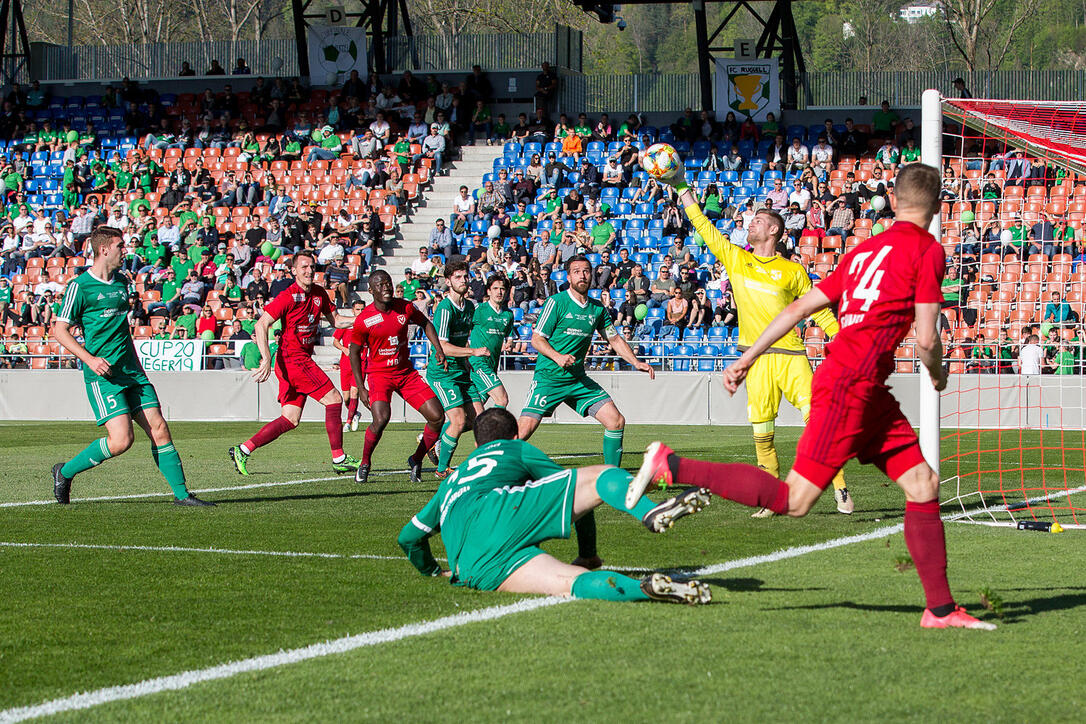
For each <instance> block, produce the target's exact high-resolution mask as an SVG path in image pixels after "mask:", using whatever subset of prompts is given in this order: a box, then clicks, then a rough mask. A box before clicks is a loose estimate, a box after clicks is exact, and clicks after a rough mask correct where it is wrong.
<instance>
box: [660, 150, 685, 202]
mask: <svg viewBox="0 0 1086 724" xmlns="http://www.w3.org/2000/svg"><path fill="white" fill-rule="evenodd" d="M675 158H676V159H677V161H678V162H677V163H676V164H675V168H673V169H671V171H669V172H668V173H667V174H665V175H663V176H661V177H660V178H658V179H657V181H659V182H660V183H664V184H667V185H668V186H670V187H671V188H673V189H675V193H677V194H681V193H682V192H683V191H686V190H687V189H688V188H690V186H689V184H687V183H686V166H685V165H683V159H682V156H679V155H678V154H675Z"/></svg>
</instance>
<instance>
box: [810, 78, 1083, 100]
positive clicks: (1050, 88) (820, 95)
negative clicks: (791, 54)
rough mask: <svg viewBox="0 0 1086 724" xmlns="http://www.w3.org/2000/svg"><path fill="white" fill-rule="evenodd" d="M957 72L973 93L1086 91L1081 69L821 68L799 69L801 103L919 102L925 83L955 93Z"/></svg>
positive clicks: (1046, 96) (1075, 96)
mask: <svg viewBox="0 0 1086 724" xmlns="http://www.w3.org/2000/svg"><path fill="white" fill-rule="evenodd" d="M958 77H960V78H961V79H962V80H964V81H965V87H966V88H968V89H969V91H970V92H971V93H972V94H973V97H974V98H1028V99H1031V100H1050V101H1070V100H1081V99H1082V98H1083V96H1084V95H1086V71H1083V70H997V71H977V72H973V73H971V72H968V71H957V70H939V71H907V72H877V73H867V72H863V71H849V72H825V73H821V72H820V73H801V74H800V83H801V85H802V88H801V90H800V93H799V97H800V105H801V107H803V108H809V107H811V106H855V105H856V103H857V101H858V100H859V98H860V96H866V97H867V102H868V104H869V105H872V106H876V107H877V106H878V104H879V103H881V102H882V101H883V100H888V101H890V106H891V107H894V108H900V107H902V106H919V105H920V94H921V93H923V92H924V91H925V90H927V89H928V88H938V89H939V90H941V91H943V93H945V94H946V95H947V96H954V95H955V91H954V85H953V82H952V81H953V80H954V79H955V78H958Z"/></svg>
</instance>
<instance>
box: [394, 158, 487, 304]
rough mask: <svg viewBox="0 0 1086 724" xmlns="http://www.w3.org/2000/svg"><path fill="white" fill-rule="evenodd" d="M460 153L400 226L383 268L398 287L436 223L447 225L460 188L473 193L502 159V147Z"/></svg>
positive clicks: (435, 180)
mask: <svg viewBox="0 0 1086 724" xmlns="http://www.w3.org/2000/svg"><path fill="white" fill-rule="evenodd" d="M460 152H461V158H460V160H459V161H457V162H456V163H455V164H453V165H452V166H451V167H449V173H448V175H446V176H438V177H437V178H435V179H434V181H433V187H432V188H431V189H430V190H429V191H427V192H426V194H425V199H424V201H423V203H422V204H420V205H419V206H418V207H417V208H416V209H415V211H414V213H413V214H411V219H410V220H409V221H405V222H402V223H401V224H400V234H399V238H398V239H397V240H396V244H395V245H394V246H389V247H388V249H387V253H386V254H385V255H384V257H383V262H384V268H385V269H386V270H387V271H388V272H389V273H390V274H391V275H392V281H393V282H394V283H396V284H399V283H400V282H401V281H403V278H404V274H403V270H404V269H406V268H407V267H409V266H411V262H413V261H414V260H415V259H417V258H418V255H419V247H421V246H425V245H426V243H427V241H428V240H429V238H430V230H431V229H433V228H434V220H435V219H437V218H438V217H439V216H443V217H445V220H446V221H448V219H449V214H450V213H452V202H453V198H454V197H455V196H456V194H457V192H458V190H459V189H460V187H461V186H467V187H468V188H469V189H472V190H474V189H477V188H479V187H480V186H482V181H483V176H484V175H485V174H488V173H490V172H491V171H493V170H494V159H496V158H498V157H500V156H501V155H502V147H501V146H500V145H495V146H486V145H478V146H468V145H465V146H463V147H461V151H460Z"/></svg>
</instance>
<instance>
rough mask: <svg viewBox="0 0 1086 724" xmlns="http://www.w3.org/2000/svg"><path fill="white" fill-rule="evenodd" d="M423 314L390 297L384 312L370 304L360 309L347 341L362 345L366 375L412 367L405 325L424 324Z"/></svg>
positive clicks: (402, 300) (409, 303) (408, 303)
mask: <svg viewBox="0 0 1086 724" xmlns="http://www.w3.org/2000/svg"><path fill="white" fill-rule="evenodd" d="M428 321H430V320H428V319H427V318H426V315H425V314H423V313H422V312H420V311H419V308H418V307H416V306H415V305H414V304H412V303H411V302H408V301H407V300H406V299H392V300H390V301H389V303H388V310H387V311H385V312H382V311H380V310H379V309H377V307H376V306H375V305H372V304H371V305H370V306H368V307H366V308H365V309H363V310H362V313H361V314H360V315H358V318H357V319H355V320H354V327H352V328H351V335H350V342H351V344H357V345H358V346H359V347H361V348H362V366H363V368H364V369H365V370H366V374H367V375H380V374H387V373H390V372H402V371H404V370H410V369H413V368H412V367H411V360H410V357H409V355H408V353H407V328H408V326H410V325H412V324H426V323H427V322H428Z"/></svg>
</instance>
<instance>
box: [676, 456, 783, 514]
mask: <svg viewBox="0 0 1086 724" xmlns="http://www.w3.org/2000/svg"><path fill="white" fill-rule="evenodd" d="M678 460H679V464H678V470H677V471H676V475H675V478H676V482H678V483H681V484H682V485H696V486H698V487H699V488H709V490H711V491H713V492H714V493H716V494H717V495H719V496H720V497H721V498H727V499H728V500H734V501H735V502H736V503H741V504H743V505H749V506H750V507H752V508H769V509H770V510H772V511H773V512H774V513H786V512H787V511H788V486H787V485H785V483H784V481H783V480H778V479H777V478H775V477H773V476H772V475H770V474H769V473H767V472H766V471H764V470H762V469H761V468H756V467H754V466H753V465H744V464H742V463H709V462H704V461H702V460H693V459H691V458H678Z"/></svg>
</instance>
